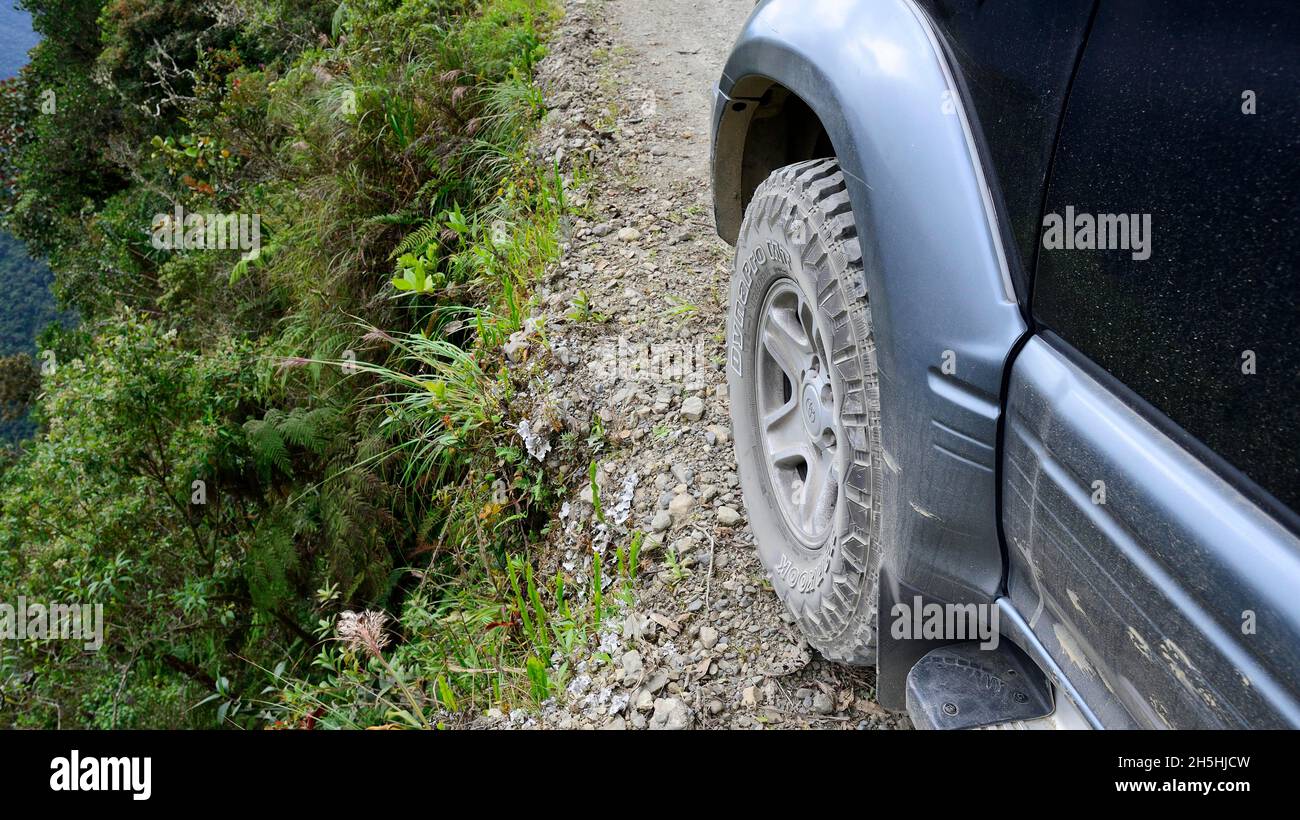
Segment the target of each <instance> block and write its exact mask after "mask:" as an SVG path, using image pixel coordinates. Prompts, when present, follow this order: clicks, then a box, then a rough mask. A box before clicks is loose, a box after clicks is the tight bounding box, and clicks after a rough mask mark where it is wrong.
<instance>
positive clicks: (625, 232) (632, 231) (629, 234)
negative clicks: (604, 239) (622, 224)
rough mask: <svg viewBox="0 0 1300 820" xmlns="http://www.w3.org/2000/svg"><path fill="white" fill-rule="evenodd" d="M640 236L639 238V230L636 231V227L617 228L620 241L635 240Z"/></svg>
mask: <svg viewBox="0 0 1300 820" xmlns="http://www.w3.org/2000/svg"><path fill="white" fill-rule="evenodd" d="M640 238H641V232H640V231H638V230H637V229H636V228H619V229H618V241H620V242H635V241H637V240H638V239H640Z"/></svg>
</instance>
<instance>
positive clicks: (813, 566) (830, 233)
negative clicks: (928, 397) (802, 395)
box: [727, 159, 883, 665]
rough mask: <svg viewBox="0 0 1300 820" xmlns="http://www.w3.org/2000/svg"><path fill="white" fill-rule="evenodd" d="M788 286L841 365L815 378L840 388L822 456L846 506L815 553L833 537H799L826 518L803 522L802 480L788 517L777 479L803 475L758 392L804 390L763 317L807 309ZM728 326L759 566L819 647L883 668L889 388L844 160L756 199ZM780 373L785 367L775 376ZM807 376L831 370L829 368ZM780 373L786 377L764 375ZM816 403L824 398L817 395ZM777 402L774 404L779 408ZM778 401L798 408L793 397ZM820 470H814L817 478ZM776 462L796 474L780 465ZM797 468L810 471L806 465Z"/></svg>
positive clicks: (784, 177) (821, 164)
mask: <svg viewBox="0 0 1300 820" xmlns="http://www.w3.org/2000/svg"><path fill="white" fill-rule="evenodd" d="M785 280H789V281H793V282H794V284H795V286H796V287H797V288H798V289H800V290H801V291H802V293H803V294H804V295H805V296H809V297H813V298H812V299H811V300H810V301H809V302H807V303H806V305H805V304H804V303H798V306H797V307H796V308H795V309H794V311H793V313H791V312H790V311H787V313H785V314H782V315H784V316H789V315H795V316H801V315H803V314H804V307H805V306H806V307H807V308H808V309H809V311H811V308H812V307H813V306H815V307H816V314H817V315H816V317H815V319H814V320H813V321H812V328H813V329H812V332H811V333H810V332H807V331H805V332H804V335H803V338H804V339H809V340H811V342H812V344H811V347H812V348H813V349H814V354H813V355H814V359H813V360H814V362H816V361H817V358H816V353H815V351H816V349H817V344H816V342H817V340H820V341H822V342H824V349H825V355H826V356H827V357H828V358H829V359H830V361H829V362H828V363H827V365H828V368H827V372H825V373H821V374H820V375H819V376H810V377H809V378H810V379H812V378H821V379H822V382H821V383H820V384H821V385H822V387H821V390H822V391H824V390H825V382H826V381H829V383H830V385H831V389H832V395H833V406H831V405H829V404H828V405H824V407H825V408H826V409H825V414H824V416H823V417H821V418H822V419H823V420H824V422H825V423H827V424H830V423H831V420H832V419H833V420H834V422H835V423H837V424H838V429H836V430H834V431H833V432H834V441H835V444H834V445H833V447H834V450H831V449H830V447H831V445H828V449H826V450H822V451H820V452H826V453H832V452H833V455H829V456H826V461H824V462H823V461H818V462H817V463H818V464H827V465H834V464H838V465H839V466H838V470H839V472H838V481H839V485H840V487H839V490H838V497H837V498H836V500H835V502H834V507H833V510H831V509H829V508H828V509H827V511H826V512H825V515H824V518H823V519H822V521H821V526H822V527H823V529H824V530H825V531H826V532H827V535H826V536H824V537H825V539H826V540H825V541H824V542H823V543H821V545H820V546H813V547H809V546H807V543H808V542H809V541H810V540H811V539H815V538H817V537H819V536H816V535H813V536H808V535H807V534H806V532H805V533H804V534H802V535H796V532H803V530H796V529H795V527H803V522H804V521H805V520H810V521H814V525H815V524H816V522H817V514H816V512H815V511H814V512H812V513H810V514H809V515H807V517H806V518H805V517H804V515H803V514H802V513H800V512H798V510H803V509H805V508H804V507H803V506H799V505H801V504H806V503H807V501H806V499H807V486H811V485H808V484H806V483H805V482H803V481H801V480H798V479H797V478H796V479H793V480H794V481H795V483H794V485H793V486H794V488H795V489H794V491H793V492H792V493H789V494H788V497H789V498H790V499H796V500H795V501H788V502H787V503H788V504H789V505H791V508H793V509H796V512H794V513H787V512H783V511H782V508H781V506H780V502H778V499H777V497H776V489H775V487H776V486H778V484H777V483H776V482H775V479H773V477H772V476H773V473H770V472H769V471H770V470H777V471H782V472H781V475H783V476H784V475H791V473H790V469H791V468H789V467H787V466H784V464H785V462H782V461H781V460H780V459H775V458H773V459H769V458H768V452H767V451H766V450H765V449H764V448H765V446H768V445H766V444H765V441H767V440H766V439H764V436H768V435H774V434H772V433H769V432H767V431H769V430H771V429H773V428H772V427H771V426H766V427H764V428H763V430H762V431H760V423H761V422H760V404H761V402H762V401H763V400H761V399H760V394H759V391H761V390H763V389H764V388H762V387H759V386H757V385H758V384H759V381H760V380H763V379H767V381H764V382H763V384H767V385H770V384H772V383H779V384H780V385H782V386H781V387H780V388H779V389H780V390H781V391H784V392H785V394H787V395H793V394H794V390H795V387H794V385H793V384H792V382H791V381H790V380H789V378H788V377H786V376H785V375H784V373H785V371H786V368H785V367H781V366H780V365H779V363H777V360H776V357H775V355H774V354H771V353H768V354H764V353H763V351H764V350H765V349H767V348H765V347H762V346H760V342H759V340H758V338H757V336H758V333H759V328H760V323H761V320H762V314H764V313H765V312H767V313H769V314H770V313H771V310H768V305H766V304H765V302H766V301H767V300H768V294H773V297H772V298H773V299H787V300H789V299H795V298H797V295H789V294H790V285H789V282H788V281H785ZM778 286H779V287H778ZM788 303H789V304H795V303H794V302H788ZM776 304H777V303H776V302H775V301H774V302H773V305H776ZM775 309H776V308H773V310H775ZM771 321H776V319H773V320H771ZM727 324H728V327H727V340H728V341H727V379H728V383H729V388H730V398H731V415H732V421H733V425H734V436H735V446H736V460H737V464H738V467H739V474H740V483H741V489H742V491H743V493H744V497H745V506H746V510H747V512H748V516H749V521H750V524H751V526H752V529H753V532H754V539H755V541H756V543H757V547H758V553H759V557H760V559H761V560H762V562H763V565H764V566H765V567H766V569H767V571H768V574H769V577H770V578H771V582H772V586H773V589H774V590H775V591H776V593H777V595H778V596H779V597H780V598H781V600H782V601H783V602H784V603H785V605H786V607H787V608H788V609H789V611H790V613H791V614H792V615H793V616H794V618H795V620H796V622H797V623H798V625H799V627H800V628H801V629H802V631H803V633H804V634H805V636H807V638H808V642H809V643H810V644H811V645H812V646H813V647H814V648H816V649H817V650H818V651H819V652H821V654H822V655H824V656H825V657H826V658H828V659H831V660H836V661H842V662H846V663H854V664H865V665H869V664H873V663H874V662H875V637H876V585H877V582H878V576H879V566H880V545H879V539H880V532H881V526H880V523H881V522H880V510H881V504H880V499H881V465H882V461H883V459H882V455H881V439H880V400H879V384H878V380H877V370H876V358H875V341H874V337H873V335H872V324H871V310H870V305H869V304H868V300H867V289H866V280H865V276H864V268H863V255H862V248H861V245H860V243H859V238H858V232H857V226H856V223H855V221H854V217H853V211H852V208H851V205H850V202H849V195H848V192H847V190H846V187H845V182H844V175H843V173H842V172H841V171H840V168H839V164H838V162H836V161H835V160H834V159H821V160H813V161H810V162H802V163H799V164H797V165H790V166H788V167H785V168H781V169H779V170H777V171H775V172H773V174H772V175H771V176H770V177H768V179H767V180H766V181H765V182H763V184H761V185H760V186H759V187H758V189H757V191H755V193H754V196H753V198H752V200H751V201H750V203H749V206H748V207H747V209H746V211H745V219H744V222H743V224H742V225H741V229H740V236H739V239H738V241H737V243H736V258H735V264H734V269H733V275H732V281H731V299H730V303H729V310H728V314H727ZM782 327H784V325H783V326H782ZM769 332H770V331H769ZM796 335H797V334H796ZM763 355H768V356H769V358H768V359H761V358H760V357H761V356H763ZM774 365H775V366H778V367H781V369H780V370H779V371H773V370H771V368H772V367H773V366H774ZM764 368H767V369H766V370H764ZM802 372H805V373H814V374H816V373H817V371H816V369H815V366H814V369H812V370H809V371H802ZM766 373H776V374H777V375H776V376H765V375H763V374H766ZM801 378H802V377H801ZM782 379H784V381H782ZM801 383H802V382H801ZM769 389H770V388H769ZM763 395H764V396H767V395H769V394H768V393H763ZM808 395H809V396H816V395H819V393H818V390H817V389H816V385H814V388H813V389H812V392H811V393H810V394H808ZM821 395H824V392H823V393H821ZM767 401H768V402H769V404H770V403H771V401H772V399H767ZM775 401H776V402H786V403H787V406H788V402H789V401H790V399H789V398H778V399H775ZM801 401H802V399H799V398H795V399H794V409H793V411H792V412H794V413H796V414H798V415H799V417H800V421H801V422H803V421H805V419H809V420H811V421H807V422H806V424H805V426H806V427H807V426H815V425H816V424H818V423H820V422H818V421H816V420H815V419H817V418H819V417H818V416H817V411H816V410H815V409H813V408H812V406H811V402H812V399H811V398H810V399H809V400H808V401H809V405H808V406H809V409H808V410H807V411H806V414H805V410H804V409H803V406H802V405H801ZM785 412H786V411H784V410H777V411H775V412H773V413H769V418H771V417H773V416H776V415H784V413H785ZM784 429H787V430H788V429H793V427H786V428H784ZM808 435H809V436H810V440H812V441H815V442H816V441H820V442H826V441H831V440H832V438H831V437H830V434H829V433H826V434H824V435H823V437H821V438H817V436H816V434H815V433H809V434H808ZM769 449H771V448H770V447H769ZM782 452H784V451H782ZM812 463H813V462H812V460H807V461H805V465H806V466H809V467H810V466H811V465H812ZM775 464H780V465H782V466H779V467H774V466H772V465H775ZM793 469H794V470H795V471H796V473H797V470H798V468H797V467H795V468H793ZM826 469H827V470H830V469H834V467H833V466H827V467H826ZM828 475H829V474H828ZM831 484H832V481H831V480H829V479H827V480H826V481H825V485H826V486H827V487H829V486H830V485H831ZM818 497H819V498H821V499H825V500H824V501H822V502H820V503H824V504H830V501H829V496H823V495H819V496H818ZM808 509H812V508H808ZM818 509H820V508H818ZM791 521H794V522H797V523H795V524H791V523H790V522H791Z"/></svg>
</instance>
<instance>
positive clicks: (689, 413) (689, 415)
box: [682, 396, 704, 421]
mask: <svg viewBox="0 0 1300 820" xmlns="http://www.w3.org/2000/svg"><path fill="white" fill-rule="evenodd" d="M682 418H684V419H686V420H687V421H699V420H700V419H702V418H704V399H702V398H700V397H699V396H691V397H690V398H688V399H687V400H686V401H684V402H682Z"/></svg>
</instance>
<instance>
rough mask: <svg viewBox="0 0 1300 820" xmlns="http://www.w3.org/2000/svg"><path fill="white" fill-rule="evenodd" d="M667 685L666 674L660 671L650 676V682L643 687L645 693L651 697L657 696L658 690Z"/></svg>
mask: <svg viewBox="0 0 1300 820" xmlns="http://www.w3.org/2000/svg"><path fill="white" fill-rule="evenodd" d="M667 685H668V673H667V672H665V671H663V670H662V669H661V670H659V671H658V672H655V673H654V675H652V676H651V678H650V682H649V683H647V684H646V685H645V688H646V691H647V692H649V693H650V694H652V695H657V694H659V690H660V689H663V688H664V687H665V686H667Z"/></svg>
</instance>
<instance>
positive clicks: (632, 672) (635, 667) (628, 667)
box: [623, 649, 643, 678]
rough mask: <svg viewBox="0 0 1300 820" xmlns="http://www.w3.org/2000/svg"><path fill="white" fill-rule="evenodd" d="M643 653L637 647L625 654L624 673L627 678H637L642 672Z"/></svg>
mask: <svg viewBox="0 0 1300 820" xmlns="http://www.w3.org/2000/svg"><path fill="white" fill-rule="evenodd" d="M642 668H643V667H642V665H641V653H640V652H638V651H636V650H635V649H632V650H629V651H628V652H625V653H624V654H623V675H624V677H626V678H635V677H636V676H637V675H640V674H641V669H642Z"/></svg>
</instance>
